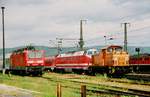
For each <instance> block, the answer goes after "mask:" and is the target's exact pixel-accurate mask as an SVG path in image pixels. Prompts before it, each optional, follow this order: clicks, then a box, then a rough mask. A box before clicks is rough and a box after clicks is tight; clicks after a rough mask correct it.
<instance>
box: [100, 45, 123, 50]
mask: <svg viewBox="0 0 150 97" xmlns="http://www.w3.org/2000/svg"><path fill="white" fill-rule="evenodd" d="M110 48H120V49H122V46H119V45H110V46H107V47H104V48H102V49H110Z"/></svg>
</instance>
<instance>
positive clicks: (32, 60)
mask: <svg viewBox="0 0 150 97" xmlns="http://www.w3.org/2000/svg"><path fill="white" fill-rule="evenodd" d="M44 57H45V56H44V51H43V50H35V49H28V48H23V49H19V50H17V51H14V52H13V53H12V55H11V56H10V63H11V64H10V70H11V71H16V72H17V73H23V74H29V73H32V74H40V75H42V71H43V68H44Z"/></svg>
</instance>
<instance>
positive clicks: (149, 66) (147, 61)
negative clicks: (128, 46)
mask: <svg viewBox="0 0 150 97" xmlns="http://www.w3.org/2000/svg"><path fill="white" fill-rule="evenodd" d="M129 63H130V66H131V67H133V71H134V72H149V73H150V54H140V55H139V56H138V55H134V56H130V60H129Z"/></svg>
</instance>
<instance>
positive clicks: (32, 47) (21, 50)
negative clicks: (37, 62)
mask: <svg viewBox="0 0 150 97" xmlns="http://www.w3.org/2000/svg"><path fill="white" fill-rule="evenodd" d="M24 50H36V49H35V47H34V46H27V47H24V48H20V49H17V50H15V51H13V53H22V52H23V51H24Z"/></svg>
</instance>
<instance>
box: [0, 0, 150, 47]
mask: <svg viewBox="0 0 150 97" xmlns="http://www.w3.org/2000/svg"><path fill="white" fill-rule="evenodd" d="M0 6H5V35H6V47H17V46H23V45H29V44H34V45H44V46H54V43H52V41H54V42H55V40H56V38H73V39H78V38H79V35H80V33H79V32H80V26H79V24H80V20H81V19H83V20H87V21H86V23H83V34H84V35H83V36H84V40H85V46H93V45H104V44H105V39H104V36H105V35H106V36H107V44H119V45H123V37H124V34H123V25H122V26H121V23H124V22H128V23H130V25H129V26H128V45H131V46H150V0H0ZM0 17H1V11H0ZM0 22H2V19H1V18H0ZM0 24H2V23H0ZM0 32H1V33H0V42H1V43H0V48H2V25H1V26H0ZM111 37H113V38H114V40H109V38H111ZM49 40H52V41H49ZM76 44H77V41H67V40H66V41H65V40H64V41H63V46H75V45H76Z"/></svg>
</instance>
